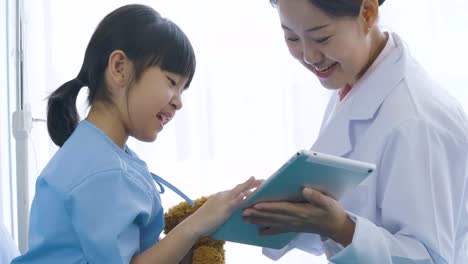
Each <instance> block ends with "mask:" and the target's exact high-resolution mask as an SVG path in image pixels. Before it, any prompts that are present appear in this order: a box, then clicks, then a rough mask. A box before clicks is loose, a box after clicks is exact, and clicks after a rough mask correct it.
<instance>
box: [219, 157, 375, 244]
mask: <svg viewBox="0 0 468 264" xmlns="http://www.w3.org/2000/svg"><path fill="white" fill-rule="evenodd" d="M374 171H375V165H374V164H370V163H366V162H361V161H356V160H351V159H346V158H342V157H338V156H333V155H327V154H323V153H318V152H314V151H310V150H302V151H299V152H297V153H296V154H295V155H294V156H293V157H291V158H290V159H289V160H288V161H287V162H286V163H285V164H284V165H283V166H281V168H280V169H278V170H277V171H276V172H275V173H274V174H273V175H272V176H270V177H269V178H268V179H266V180H265V182H264V183H263V184H262V185H261V186H259V187H258V188H257V190H256V191H255V192H254V193H253V194H252V195H251V196H250V197H249V198H247V199H246V200H245V202H244V205H243V206H242V207H241V208H240V209H238V210H237V211H235V212H234V213H233V214H232V215H231V217H230V218H229V219H228V220H227V221H226V222H225V223H224V224H223V225H222V226H220V227H219V228H218V229H217V230H216V231H215V232H214V233H213V234H212V235H211V237H212V238H214V239H218V240H226V241H231V242H236V243H242V244H249V245H254V246H260V247H267V248H274V249H281V248H283V247H284V246H286V245H287V244H288V243H289V242H290V241H291V240H292V239H293V238H294V237H295V236H296V235H297V233H284V234H278V235H271V236H260V235H258V227H257V226H256V225H254V224H249V223H245V222H244V221H243V220H242V211H243V210H244V209H245V208H247V207H250V206H252V205H254V204H256V203H259V202H269V201H270V202H271V201H293V202H295V201H304V199H303V198H302V189H303V187H305V186H307V187H313V188H315V189H318V190H321V191H323V192H325V193H327V194H328V195H330V196H332V197H334V198H335V199H339V198H340V197H341V196H342V195H343V194H344V193H345V192H346V191H348V190H350V189H352V188H354V187H355V186H357V185H358V184H359V183H361V182H362V181H363V180H364V179H365V178H366V177H367V176H368V175H369V174H371V173H372V172H374Z"/></svg>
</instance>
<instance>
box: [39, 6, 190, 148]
mask: <svg viewBox="0 0 468 264" xmlns="http://www.w3.org/2000/svg"><path fill="white" fill-rule="evenodd" d="M115 50H121V51H123V52H125V54H126V56H127V57H128V58H129V60H131V61H132V63H133V65H134V68H135V69H134V70H135V71H134V76H133V80H134V81H138V80H139V78H140V77H141V76H142V74H143V73H144V72H145V70H147V69H148V68H150V67H153V66H158V67H160V68H161V70H163V71H167V72H172V73H176V74H180V75H182V76H184V77H187V78H188V81H187V84H186V86H185V88H187V87H188V86H189V85H190V82H191V80H192V78H193V75H194V73H195V65H196V62H195V53H194V51H193V48H192V45H191V44H190V41H189V39H188V38H187V36H186V35H185V34H184V32H183V31H182V30H181V29H180V28H179V27H178V26H177V25H176V24H174V23H173V22H171V21H170V20H168V19H166V18H163V17H161V15H160V14H159V13H158V12H156V11H155V10H154V9H152V8H151V7H148V6H145V5H126V6H123V7H120V8H118V9H116V10H115V11H113V12H112V13H110V14H108V15H107V16H106V17H105V18H104V19H103V20H102V21H101V22H100V23H99V25H98V27H97V28H96V30H95V32H94V34H93V35H92V37H91V40H90V42H89V44H88V47H87V48H86V53H85V57H84V61H83V65H82V66H81V70H80V72H79V74H78V76H77V77H76V78H75V79H73V80H71V81H69V82H66V83H65V84H63V85H62V86H60V87H59V88H58V89H57V90H56V91H54V92H53V93H52V94H51V95H50V96H49V99H48V107H47V129H48V131H49V135H50V137H51V139H52V141H53V142H54V143H55V144H56V145H57V146H60V147H61V146H62V145H63V144H64V143H65V141H66V140H67V139H68V137H70V135H71V134H72V133H73V131H74V130H75V128H76V127H77V125H78V122H79V119H80V117H79V115H78V111H77V108H76V98H77V96H78V93H79V91H80V90H81V88H82V87H84V86H87V87H88V88H89V94H88V103H89V104H90V105H91V104H92V103H93V102H95V101H96V100H98V101H107V102H110V95H109V92H108V90H107V88H106V84H105V81H104V72H105V70H106V67H107V63H108V59H109V56H110V55H111V53H112V52H113V51H115Z"/></svg>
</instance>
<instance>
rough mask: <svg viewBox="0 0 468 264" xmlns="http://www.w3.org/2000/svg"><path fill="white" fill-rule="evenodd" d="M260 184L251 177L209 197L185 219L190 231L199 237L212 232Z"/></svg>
mask: <svg viewBox="0 0 468 264" xmlns="http://www.w3.org/2000/svg"><path fill="white" fill-rule="evenodd" d="M262 182H263V180H257V179H255V178H254V177H251V178H250V179H248V180H247V181H246V182H244V183H241V184H239V185H237V186H236V187H234V188H233V189H231V190H227V191H224V192H219V193H216V194H214V195H211V196H210V197H209V199H208V200H207V201H206V202H205V204H203V206H202V207H200V208H199V209H198V210H197V211H196V212H195V213H193V214H192V215H191V216H189V217H188V218H187V219H186V221H188V222H190V225H189V226H191V229H192V230H191V231H192V232H195V234H196V235H197V236H200V237H201V236H208V235H209V234H211V233H212V232H214V231H215V230H216V229H217V228H218V227H219V226H220V225H221V224H223V223H224V222H225V221H226V220H227V219H228V218H229V216H231V214H232V213H233V212H234V211H235V210H236V209H238V208H239V207H240V206H241V205H242V204H243V202H244V200H245V199H247V197H249V196H250V195H251V194H252V192H253V189H255V188H257V187H258V186H260V184H262Z"/></svg>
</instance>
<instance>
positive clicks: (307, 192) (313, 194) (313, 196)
mask: <svg viewBox="0 0 468 264" xmlns="http://www.w3.org/2000/svg"><path fill="white" fill-rule="evenodd" d="M302 195H303V197H304V198H305V199H306V200H307V201H308V202H309V203H311V204H313V205H316V206H318V207H320V208H323V209H324V210H327V211H328V210H330V209H331V208H333V206H334V205H335V200H334V199H333V198H332V197H329V196H327V195H325V194H323V193H321V192H319V191H317V190H314V189H312V188H304V189H303V190H302Z"/></svg>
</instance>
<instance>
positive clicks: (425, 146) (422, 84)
mask: <svg viewBox="0 0 468 264" xmlns="http://www.w3.org/2000/svg"><path fill="white" fill-rule="evenodd" d="M393 38H394V40H395V44H396V48H394V49H393V50H392V51H391V53H390V54H388V56H387V57H386V58H385V59H384V60H383V61H382V62H381V63H380V64H379V65H378V66H377V68H376V69H375V71H374V72H373V73H372V74H371V75H370V76H369V77H368V78H367V79H366V80H365V81H364V82H363V83H361V84H360V86H359V89H357V90H356V92H355V93H354V94H353V96H352V97H351V98H350V100H346V101H344V102H343V103H342V105H340V108H339V109H338V110H337V112H336V113H335V109H336V104H337V102H338V95H337V94H335V95H334V96H333V97H332V98H331V100H330V103H329V105H328V108H327V111H326V114H325V117H324V122H323V124H322V128H321V132H320V135H319V137H318V139H317V141H316V142H315V144H314V145H313V147H312V149H313V150H314V151H318V152H323V153H328V154H333V155H339V156H342V157H347V158H351V159H357V160H361V161H365V162H370V163H374V164H376V165H377V171H376V172H375V173H373V174H372V175H371V176H369V177H368V178H367V179H366V180H365V181H364V182H363V183H362V184H361V185H359V186H358V187H357V188H356V189H355V190H353V191H351V192H349V193H347V194H346V195H345V196H344V197H342V199H341V200H340V203H341V204H342V206H343V207H344V209H345V210H346V211H347V212H348V213H349V215H350V217H351V218H352V219H353V220H354V221H355V222H356V230H355V234H354V237H353V242H352V244H350V245H349V246H348V247H346V248H343V247H341V245H339V244H337V243H335V242H333V241H331V240H327V241H325V242H322V241H321V240H320V237H319V236H318V235H315V234H301V235H299V236H298V237H297V238H296V239H295V240H293V241H292V242H291V243H290V244H289V245H287V246H286V247H285V248H283V249H282V250H272V249H263V253H264V254H265V255H266V256H268V257H270V258H272V259H278V258H280V257H281V256H283V255H284V254H285V253H286V252H287V251H289V250H291V249H292V248H298V249H301V250H304V251H307V252H310V253H312V254H322V253H323V252H326V253H327V255H328V258H329V260H330V261H331V262H333V263H359V264H367V263H369V264H386V263H421V264H422V263H437V264H442V263H457V264H466V263H468V190H467V165H468V163H467V161H468V121H467V117H466V116H465V114H464V112H463V110H462V108H461V107H460V106H459V104H458V102H457V101H456V100H454V99H453V98H452V97H451V96H449V95H448V93H447V92H446V91H445V90H443V89H442V88H440V87H439V86H437V85H436V84H435V82H434V81H433V80H431V78H430V76H429V75H428V74H427V73H426V72H425V71H424V70H423V69H422V67H421V66H420V65H418V64H417V62H416V61H415V60H414V59H413V58H412V57H411V55H410V54H409V52H408V50H407V47H406V46H405V45H404V43H403V42H402V41H401V39H400V38H399V37H398V36H397V35H396V34H393ZM460 85H465V84H460ZM304 263H307V261H304Z"/></svg>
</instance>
